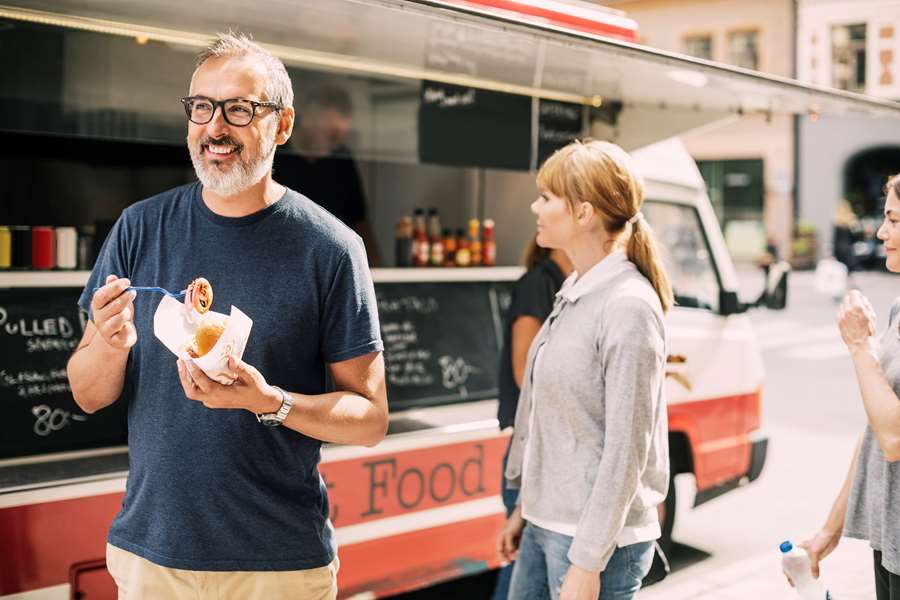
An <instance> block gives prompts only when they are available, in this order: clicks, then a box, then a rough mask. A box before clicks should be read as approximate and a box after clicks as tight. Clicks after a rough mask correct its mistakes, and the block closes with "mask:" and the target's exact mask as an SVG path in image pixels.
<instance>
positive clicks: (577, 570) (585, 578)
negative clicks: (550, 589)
mask: <svg viewBox="0 0 900 600" xmlns="http://www.w3.org/2000/svg"><path fill="white" fill-rule="evenodd" d="M599 597H600V573H595V572H594V571H585V570H584V569H582V568H581V567H577V566H575V565H571V566H569V570H568V571H566V577H565V579H563V583H562V588H561V589H560V590H559V600H597V598H599Z"/></svg>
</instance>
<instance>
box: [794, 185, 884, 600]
mask: <svg viewBox="0 0 900 600" xmlns="http://www.w3.org/2000/svg"><path fill="white" fill-rule="evenodd" d="M884 191H885V194H886V195H887V199H886V201H885V204H884V221H883V222H882V224H881V227H879V228H878V239H879V240H881V241H882V242H884V248H885V251H886V255H887V258H886V261H885V263H886V267H887V269H888V270H889V271H891V272H892V273H900V174H897V175H894V176H893V177H891V178H890V179H889V180H888V183H887V185H886V186H885V190H884ZM838 328H839V329H840V332H841V338H843V340H844V343H845V344H846V345H847V349H848V350H849V351H850V360H851V361H852V362H853V368H854V370H855V371H856V379H857V381H858V383H859V392H860V396H861V397H862V402H863V407H864V408H865V411H866V418H867V421H868V423H867V425H866V429H865V431H864V432H863V434H862V436H861V437H860V439H859V441H858V442H857V444H856V448H855V449H854V451H853V458H852V459H851V461H850V469H849V472H848V473H847V477H846V479H845V480H844V485H843V486H842V487H841V490H840V492H838V495H837V498H836V499H835V501H834V503H833V505H832V508H831V512H830V513H829V514H828V517H827V519H826V520H825V524H824V525H823V527H822V529H821V530H820V531H819V532H817V533H816V534H815V535H813V536H812V537H811V538H809V539H808V540H806V541H804V542H803V543H801V544H800V545H801V546H802V547H803V548H805V549H806V551H807V552H808V553H809V557H810V562H811V565H812V572H813V575H814V576H815V577H818V576H819V563H820V562H821V561H822V559H824V558H825V557H826V556H828V555H829V554H831V552H832V551H833V550H834V549H835V547H837V545H838V542H840V540H841V536H842V535H844V536H847V537H850V538H857V539H862V540H868V541H869V545H870V546H871V547H872V552H873V562H874V572H875V594H876V597H877V599H878V600H900V546H898V544H897V540H898V539H900V298H898V299H897V300H896V301H895V302H894V305H893V306H892V307H891V311H890V315H889V318H888V326H887V329H886V330H885V332H884V333H883V334H881V337H880V338H879V339H877V340H876V338H875V331H876V314H875V309H873V308H872V304H871V303H870V302H869V300H868V299H867V298H866V297H865V296H863V294H862V293H861V292H860V291H859V290H851V291H850V293H849V294H848V295H847V296H846V297H845V298H844V301H843V303H842V304H841V308H840V310H839V311H838Z"/></svg>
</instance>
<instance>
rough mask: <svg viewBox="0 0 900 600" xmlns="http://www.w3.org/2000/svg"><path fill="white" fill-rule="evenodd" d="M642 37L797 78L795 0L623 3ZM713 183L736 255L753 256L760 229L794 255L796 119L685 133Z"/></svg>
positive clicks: (748, 120) (755, 119)
mask: <svg viewBox="0 0 900 600" xmlns="http://www.w3.org/2000/svg"><path fill="white" fill-rule="evenodd" d="M607 4H610V5H612V6H614V7H615V8H619V9H622V10H624V11H625V12H626V13H627V14H628V16H629V17H631V18H633V19H634V20H635V21H637V23H638V31H639V37H640V42H641V43H643V44H647V45H649V46H653V47H656V48H661V49H664V50H669V51H673V52H679V53H683V54H689V55H692V56H695V57H697V58H702V59H706V60H712V61H716V62H722V63H727V64H732V65H735V66H738V67H743V68H747V69H753V70H758V71H763V72H766V73H771V74H774V75H780V76H783V77H793V76H794V61H793V56H794V3H793V1H792V0H756V1H754V2H746V1H745V0H618V1H613V2H607ZM682 139H683V140H684V142H685V145H686V146H687V148H688V151H689V152H690V153H691V155H692V156H693V157H694V159H695V160H696V161H697V163H698V165H699V167H700V170H701V172H702V173H703V177H704V179H705V180H706V182H707V186H708V187H709V191H710V197H711V199H712V201H713V204H714V206H715V207H716V211H717V213H718V216H719V220H720V222H721V223H722V226H723V227H724V229H725V233H726V238H729V239H730V240H734V243H731V242H730V243H729V246H730V247H731V250H732V254H733V255H735V258H738V259H752V258H754V257H755V256H756V255H758V254H759V252H761V250H762V244H761V243H749V244H748V243H747V240H746V239H743V240H742V239H740V238H741V236H730V235H729V233H733V232H737V231H739V230H740V231H747V226H748V225H749V226H750V228H751V230H756V231H759V234H758V235H756V236H752V237H754V238H755V239H756V240H759V238H760V237H761V236H762V235H765V236H766V237H768V238H769V239H771V240H772V241H773V242H774V243H775V244H776V246H777V247H778V249H779V252H780V254H781V255H782V256H789V254H790V251H791V239H792V230H793V223H794V196H793V194H794V181H795V179H794V175H795V170H794V117H793V116H790V115H774V114H773V115H769V116H763V115H759V114H753V115H745V116H743V117H740V118H736V119H733V120H730V121H727V122H724V123H718V124H715V125H712V126H710V127H707V128H704V129H703V130H700V131H695V132H692V133H690V134H687V135H684V136H682Z"/></svg>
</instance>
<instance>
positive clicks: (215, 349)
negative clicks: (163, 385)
mask: <svg viewBox="0 0 900 600" xmlns="http://www.w3.org/2000/svg"><path fill="white" fill-rule="evenodd" d="M185 298H186V300H185V301H181V300H180V299H178V300H176V299H175V298H173V297H171V296H164V297H163V299H162V300H161V301H160V303H159V306H158V307H157V308H156V312H155V313H154V314H153V333H154V334H155V335H156V337H157V339H159V341H161V342H162V343H163V345H165V347H166V348H168V349H169V350H170V351H171V352H172V354H174V355H176V356H178V357H180V358H184V359H189V360H192V361H194V364H195V365H197V367H199V368H200V370H202V371H203V372H204V373H205V374H206V375H207V376H208V377H209V378H210V379H213V380H214V381H217V382H219V383H221V384H224V385H230V384H231V383H233V382H234V376H233V375H232V373H231V371H230V370H229V368H228V359H229V357H231V356H234V357H235V358H237V359H240V358H241V357H242V356H243V355H244V348H245V347H246V345H247V339H248V338H249V336H250V328H251V327H252V326H253V321H252V320H251V319H250V317H248V316H247V315H246V314H244V313H243V311H241V309H239V308H238V307H236V306H232V307H231V310H230V311H229V314H225V313H221V312H216V311H214V310H212V308H211V306H212V298H213V294H212V286H211V285H210V283H209V281H208V280H207V279H204V278H202V277H198V278H196V279H194V280H193V281H191V283H190V284H189V285H188V286H187V289H186V290H185ZM219 303H220V304H221V299H220V300H219Z"/></svg>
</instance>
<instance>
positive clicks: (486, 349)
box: [0, 282, 512, 459]
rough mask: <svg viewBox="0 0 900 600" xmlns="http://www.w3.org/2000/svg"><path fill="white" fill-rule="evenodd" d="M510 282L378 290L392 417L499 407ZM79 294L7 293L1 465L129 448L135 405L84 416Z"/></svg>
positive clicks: (1, 311) (0, 377)
mask: <svg viewBox="0 0 900 600" xmlns="http://www.w3.org/2000/svg"><path fill="white" fill-rule="evenodd" d="M511 290H512V282H502V283H487V282H420V283H416V282H407V283H379V284H377V285H376V286H375V293H376V296H377V298H378V312H379V316H380V319H381V331H382V337H383V338H384V345H385V363H386V369H387V384H388V398H389V401H390V405H391V410H400V409H404V408H408V407H413V406H429V405H435V404H445V403H452V402H462V401H467V400H482V399H489V398H495V397H496V395H497V365H498V362H499V351H500V345H501V344H502V335H503V333H502V332H503V329H502V323H503V318H504V315H505V314H506V310H507V309H508V307H509V302H510V293H511ZM80 292H81V290H80V289H75V288H40V289H25V288H12V289H0V459H3V458H12V457H16V456H28V455H38V454H46V453H50V452H61V451H67V450H82V449H89V448H99V447H104V446H113V445H123V444H125V443H126V442H127V438H126V412H127V403H126V402H122V401H120V402H117V403H115V404H113V405H112V406H110V407H107V408H104V409H103V410H101V411H98V412H96V413H94V414H91V415H87V414H84V413H83V412H82V411H81V410H80V409H79V408H78V406H77V405H76V404H75V401H74V400H73V399H72V394H71V390H70V388H69V382H68V377H67V374H66V363H67V362H68V359H69V357H70V356H71V354H72V352H73V351H74V349H75V347H76V346H77V345H78V342H79V340H80V339H81V336H82V333H83V321H82V317H81V315H80V311H79V310H78V307H77V306H76V300H77V298H78V295H79V293H80Z"/></svg>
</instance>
